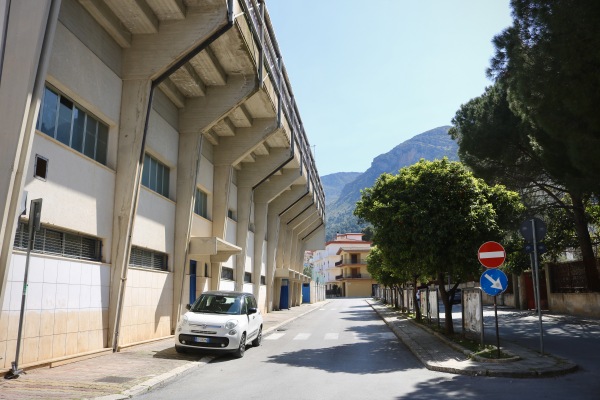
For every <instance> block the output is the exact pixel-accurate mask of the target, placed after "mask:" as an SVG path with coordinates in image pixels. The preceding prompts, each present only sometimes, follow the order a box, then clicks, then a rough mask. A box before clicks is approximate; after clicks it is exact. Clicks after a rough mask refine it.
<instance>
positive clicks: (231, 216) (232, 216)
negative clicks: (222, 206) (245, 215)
mask: <svg viewBox="0 0 600 400" xmlns="http://www.w3.org/2000/svg"><path fill="white" fill-rule="evenodd" d="M227 218H229V219H232V220H234V221H237V219H236V216H235V211H233V210H232V209H231V208H230V209H229V210H227Z"/></svg>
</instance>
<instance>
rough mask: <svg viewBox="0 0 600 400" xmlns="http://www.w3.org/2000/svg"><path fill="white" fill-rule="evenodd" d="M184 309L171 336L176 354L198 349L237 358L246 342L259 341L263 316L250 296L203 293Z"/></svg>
mask: <svg viewBox="0 0 600 400" xmlns="http://www.w3.org/2000/svg"><path fill="white" fill-rule="evenodd" d="M187 308H188V310H189V311H188V312H186V313H185V314H184V315H183V317H182V318H181V320H180V321H179V324H178V326H177V332H176V333H175V350H177V352H178V353H185V352H186V351H187V350H190V349H199V350H211V351H215V352H231V353H233V354H234V355H235V356H236V357H238V358H240V357H243V356H244V352H245V351H246V345H247V344H248V343H252V346H259V345H260V342H261V341H262V325H263V317H262V314H261V312H260V310H259V309H258V307H257V304H256V299H255V298H254V296H253V295H252V294H250V293H243V292H231V291H210V292H204V293H202V294H201V295H200V297H198V299H196V301H195V302H194V304H192V305H189V304H188V307H187Z"/></svg>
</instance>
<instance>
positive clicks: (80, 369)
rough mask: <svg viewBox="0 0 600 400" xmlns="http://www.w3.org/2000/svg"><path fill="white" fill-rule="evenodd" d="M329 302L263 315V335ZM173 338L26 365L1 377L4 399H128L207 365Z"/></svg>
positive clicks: (207, 359) (1, 393)
mask: <svg viewBox="0 0 600 400" xmlns="http://www.w3.org/2000/svg"><path fill="white" fill-rule="evenodd" d="M324 304H326V302H321V303H316V304H303V305H301V306H299V307H293V308H291V309H289V310H281V311H274V312H271V313H268V314H264V315H263V317H264V322H263V334H265V335H266V334H269V333H270V332H273V331H274V330H276V329H277V328H279V327H280V326H282V325H284V324H286V323H289V322H290V321H293V320H294V319H296V318H299V317H301V316H303V315H305V314H307V313H310V312H311V311H314V310H317V309H319V308H321V307H323V305H324ZM174 344H175V343H174V339H173V337H169V338H165V339H162V340H158V341H154V342H150V343H145V344H140V345H136V346H132V347H129V348H125V349H123V350H121V351H120V352H118V353H108V354H105V355H101V356H98V357H94V358H90V359H87V360H82V361H77V362H72V363H69V364H65V365H61V366H58V367H54V368H48V367H42V368H35V369H30V370H27V371H26V373H25V374H22V375H21V376H19V378H18V379H10V380H6V379H0V399H2V400H5V399H6V400H8V399H10V400H24V399H44V400H54V399H61V400H64V399H90V398H95V399H98V400H118V399H128V398H131V397H134V396H136V395H139V394H141V393H143V392H146V391H148V390H150V389H152V388H153V387H157V386H160V385H164V384H166V383H167V382H169V381H170V380H172V379H173V378H175V377H177V376H180V375H182V374H185V373H188V372H190V371H192V370H194V369H196V368H200V367H202V366H204V365H206V364H207V363H208V362H210V361H211V360H212V357H210V356H202V355H194V354H178V353H177V352H175V347H174Z"/></svg>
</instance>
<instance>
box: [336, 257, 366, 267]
mask: <svg viewBox="0 0 600 400" xmlns="http://www.w3.org/2000/svg"><path fill="white" fill-rule="evenodd" d="M356 264H366V262H365V261H364V260H361V259H360V258H351V257H343V258H342V259H341V260H340V261H337V262H336V263H335V266H336V267H339V266H340V265H356Z"/></svg>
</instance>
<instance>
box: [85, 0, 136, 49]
mask: <svg viewBox="0 0 600 400" xmlns="http://www.w3.org/2000/svg"><path fill="white" fill-rule="evenodd" d="M79 2H80V3H81V5H82V6H83V8H85V9H86V10H87V12H89V13H90V14H91V15H92V17H94V19H95V20H96V21H98V23H99V24H100V25H101V26H102V27H103V28H104V30H105V31H106V32H108V34H109V35H110V36H111V37H112V38H113V39H114V40H115V41H116V42H117V43H118V44H119V46H121V47H123V48H128V47H130V46H131V32H129V31H128V30H127V29H126V28H125V26H124V25H123V24H122V23H121V20H119V18H118V17H117V16H116V14H115V13H114V12H112V10H111V9H110V8H109V7H108V6H107V5H106V3H105V2H103V1H97V0H79Z"/></svg>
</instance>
